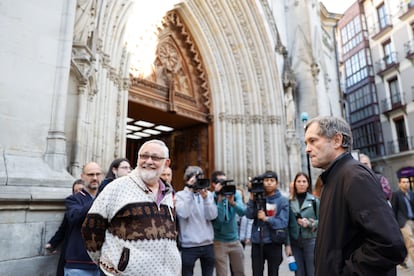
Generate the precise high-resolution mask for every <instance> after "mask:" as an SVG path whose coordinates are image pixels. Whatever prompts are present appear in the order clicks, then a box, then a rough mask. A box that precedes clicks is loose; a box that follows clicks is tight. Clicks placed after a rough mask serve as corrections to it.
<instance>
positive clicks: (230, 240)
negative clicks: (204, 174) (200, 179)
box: [211, 171, 246, 276]
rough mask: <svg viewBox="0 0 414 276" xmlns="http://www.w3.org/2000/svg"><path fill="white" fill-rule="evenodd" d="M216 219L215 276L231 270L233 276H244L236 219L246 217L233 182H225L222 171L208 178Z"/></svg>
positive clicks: (240, 198) (223, 274)
mask: <svg viewBox="0 0 414 276" xmlns="http://www.w3.org/2000/svg"><path fill="white" fill-rule="evenodd" d="M211 183H212V187H213V189H214V202H215V203H216V205H217V213H218V215H217V218H216V219H215V220H213V227H214V257H215V267H216V275H217V276H227V275H228V272H229V268H230V266H231V272H232V275H236V276H244V275H245V272H244V252H243V246H242V244H241V243H240V240H239V228H238V225H237V218H238V216H239V217H242V216H244V215H245V213H246V207H245V205H244V203H243V199H242V194H241V193H240V192H239V191H238V190H237V189H236V186H235V185H234V183H233V182H227V177H226V174H225V173H224V172H223V171H214V172H213V173H212V175H211Z"/></svg>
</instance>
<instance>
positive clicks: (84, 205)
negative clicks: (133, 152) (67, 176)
mask: <svg viewBox="0 0 414 276" xmlns="http://www.w3.org/2000/svg"><path fill="white" fill-rule="evenodd" d="M81 178H82V180H83V182H84V183H85V188H84V189H82V190H81V191H80V192H79V193H77V194H74V195H71V196H69V197H68V198H66V201H65V203H66V213H65V216H66V218H67V221H68V227H69V230H68V240H67V244H66V245H67V246H66V252H65V268H64V271H65V276H72V275H88V276H99V275H100V271H99V268H98V266H97V265H96V264H95V263H94V262H93V261H92V260H91V258H90V257H89V255H88V253H87V252H86V248H85V243H84V242H83V239H82V233H81V226H82V222H83V221H84V220H85V217H86V214H87V213H88V211H89V208H90V207H91V206H92V203H93V200H94V199H95V197H96V195H97V193H98V187H99V183H101V180H102V170H101V167H100V166H99V165H98V164H97V163H96V162H90V163H88V164H86V165H85V166H84V167H83V168H82V174H81Z"/></svg>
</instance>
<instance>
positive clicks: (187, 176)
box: [176, 166, 217, 276]
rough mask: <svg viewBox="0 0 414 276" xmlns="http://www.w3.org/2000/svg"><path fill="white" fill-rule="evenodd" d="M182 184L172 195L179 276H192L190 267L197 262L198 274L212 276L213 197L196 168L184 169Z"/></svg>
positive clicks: (215, 211)
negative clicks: (199, 267)
mask: <svg viewBox="0 0 414 276" xmlns="http://www.w3.org/2000/svg"><path fill="white" fill-rule="evenodd" d="M184 181H185V182H186V184H185V187H184V189H183V190H182V191H179V192H177V193H176V208H177V217H178V223H179V228H180V233H179V242H180V246H181V260H182V269H181V275H182V276H191V275H193V273H194V264H195V262H196V261H197V260H198V259H200V264H201V272H202V275H203V276H212V275H213V273H214V262H215V259H214V245H213V242H214V229H213V223H212V221H213V220H214V219H215V218H217V206H216V204H215V203H214V194H213V193H212V192H210V191H209V190H208V189H209V187H210V182H209V180H207V179H205V178H203V170H202V169H201V168H200V167H198V166H188V167H187V168H186V170H185V172H184Z"/></svg>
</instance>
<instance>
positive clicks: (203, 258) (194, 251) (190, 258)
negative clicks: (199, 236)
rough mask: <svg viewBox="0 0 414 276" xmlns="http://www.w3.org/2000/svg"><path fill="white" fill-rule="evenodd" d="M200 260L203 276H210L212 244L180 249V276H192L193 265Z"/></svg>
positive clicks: (212, 259) (212, 256)
mask: <svg viewBox="0 0 414 276" xmlns="http://www.w3.org/2000/svg"><path fill="white" fill-rule="evenodd" d="M197 259H200V264H201V273H202V275H203V276H212V275H213V272H214V246H213V245H212V244H210V245H205V246H197V247H189V248H185V247H183V248H182V249H181V260H182V269H181V272H182V276H192V275H193V273H194V264H195V262H196V261H197Z"/></svg>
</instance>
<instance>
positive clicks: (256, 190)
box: [246, 171, 289, 276]
mask: <svg viewBox="0 0 414 276" xmlns="http://www.w3.org/2000/svg"><path fill="white" fill-rule="evenodd" d="M249 187H250V199H249V201H248V202H247V209H246V217H247V218H250V219H254V221H253V227H252V236H251V243H252V255H251V256H252V270H253V276H262V275H263V268H264V263H265V260H267V271H268V275H269V276H276V275H279V265H280V264H281V262H282V259H283V257H282V244H283V243H285V241H286V228H287V226H288V221H289V202H288V199H287V198H286V197H284V196H283V195H282V194H281V193H280V191H279V190H278V189H277V188H278V182H277V174H276V173H275V172H273V171H267V172H266V173H264V174H263V175H260V176H257V177H255V178H254V179H253V180H252V181H251V182H250V183H249Z"/></svg>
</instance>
